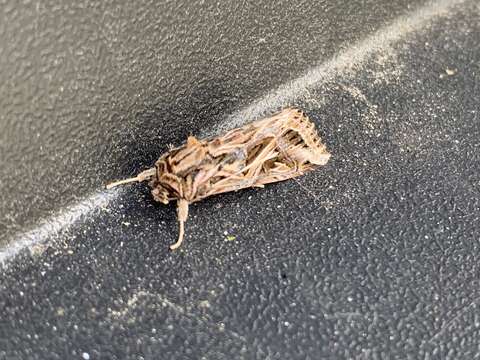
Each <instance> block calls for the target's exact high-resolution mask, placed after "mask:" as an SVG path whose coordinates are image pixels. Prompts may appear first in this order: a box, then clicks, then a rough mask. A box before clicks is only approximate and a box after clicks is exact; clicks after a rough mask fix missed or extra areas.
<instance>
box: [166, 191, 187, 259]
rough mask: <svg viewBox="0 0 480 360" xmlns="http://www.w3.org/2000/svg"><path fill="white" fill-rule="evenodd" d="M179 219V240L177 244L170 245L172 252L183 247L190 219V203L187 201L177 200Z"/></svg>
mask: <svg viewBox="0 0 480 360" xmlns="http://www.w3.org/2000/svg"><path fill="white" fill-rule="evenodd" d="M177 217H178V225H179V232H178V240H177V242H176V243H175V244H173V245H170V250H175V249H178V248H179V247H180V245H182V241H183V236H184V234H185V222H186V221H187V218H188V201H187V200H185V199H178V200H177Z"/></svg>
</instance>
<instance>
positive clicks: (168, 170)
mask: <svg viewBox="0 0 480 360" xmlns="http://www.w3.org/2000/svg"><path fill="white" fill-rule="evenodd" d="M329 158H330V154H329V153H328V151H327V149H326V147H325V145H324V144H323V143H322V141H321V140H320V138H319V136H318V134H317V132H316V129H315V125H314V123H313V122H311V121H310V120H309V118H308V117H307V116H306V115H305V114H304V113H303V112H302V111H301V110H299V109H293V108H288V109H284V110H283V111H281V112H280V113H278V114H276V115H274V116H272V117H269V118H266V119H262V120H258V121H255V122H252V123H250V124H247V125H245V126H243V127H241V128H237V129H234V130H231V131H229V132H227V133H226V134H225V135H223V136H219V137H216V138H213V139H206V140H197V139H196V138H195V137H189V138H188V140H187V142H186V144H185V145H183V146H180V147H178V148H176V149H172V150H171V151H169V152H167V153H166V154H164V155H162V156H161V157H160V159H159V160H158V161H157V162H156V163H155V168H154V169H148V170H146V171H144V172H142V173H140V174H139V175H138V176H137V177H135V178H132V179H127V180H122V181H119V182H116V183H113V184H110V185H109V186H108V187H113V186H116V185H119V184H123V183H126V182H131V181H145V180H150V181H149V185H150V187H151V188H152V195H153V197H154V198H155V200H157V201H159V202H162V203H164V204H167V203H168V202H169V201H170V200H177V204H178V220H179V223H180V235H179V239H178V241H177V243H176V244H174V245H172V246H171V248H172V249H176V248H177V247H179V246H180V244H181V242H182V239H183V232H184V222H185V221H186V220H187V216H188V204H190V203H193V202H195V201H199V200H201V199H204V198H206V197H208V196H211V195H215V194H220V193H224V192H229V191H237V190H240V189H243V188H247V187H263V186H264V185H265V184H268V183H272V182H277V181H283V180H287V179H290V178H293V177H297V176H300V175H302V174H304V173H305V172H306V171H310V170H313V169H314V168H316V167H318V166H320V165H325V164H326V163H327V162H328V159H329Z"/></svg>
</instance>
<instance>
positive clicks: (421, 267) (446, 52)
mask: <svg viewBox="0 0 480 360" xmlns="http://www.w3.org/2000/svg"><path fill="white" fill-rule="evenodd" d="M443 4H444V3H443ZM479 14H480V8H479V6H478V5H476V3H475V2H473V1H472V2H467V3H465V4H462V5H460V6H458V7H453V8H449V9H448V11H445V14H443V16H442V17H434V18H433V19H432V21H431V22H425V23H424V24H423V25H422V26H421V27H419V28H418V29H417V30H415V31H413V32H411V33H410V34H408V35H407V36H405V37H403V38H402V39H401V40H399V41H396V42H394V43H390V44H379V45H380V46H379V50H378V51H377V52H373V53H372V54H371V56H370V57H367V58H366V59H365V61H363V62H362V63H360V64H357V65H355V66H352V68H351V69H349V71H345V72H340V73H339V74H338V75H337V76H334V77H332V78H330V79H329V80H328V81H325V82H319V83H318V84H317V86H316V87H314V88H312V89H310V91H309V97H308V98H304V97H302V98H299V99H297V100H296V101H295V104H296V105H298V106H301V107H302V108H304V109H305V110H306V112H307V113H309V114H310V116H311V118H312V119H313V120H314V121H315V123H316V124H317V126H318V128H319V131H320V133H321V134H322V137H323V138H324V139H325V141H326V143H327V145H328V147H329V149H330V151H331V152H332V154H333V157H332V159H331V161H330V162H329V164H328V165H327V166H326V167H324V168H322V169H320V170H318V171H316V172H314V173H311V174H309V175H307V176H305V177H303V178H300V179H299V180H298V182H295V181H291V182H285V183H280V184H275V185H272V186H268V187H266V188H265V189H264V190H247V191H242V192H239V193H232V194H225V195H221V196H217V197H214V198H211V199H207V200H205V201H203V202H201V203H198V204H195V205H194V206H193V207H192V210H191V218H190V220H189V222H188V223H187V237H186V242H185V244H184V245H183V248H182V249H181V251H179V252H175V253H171V252H168V251H167V245H168V244H169V243H170V242H171V241H174V239H175V235H176V223H175V212H174V209H173V207H164V206H161V205H159V204H156V203H154V202H153V201H152V200H151V198H150V196H149V194H148V191H147V189H146V187H145V186H141V185H139V186H131V187H126V188H123V189H120V190H118V191H117V192H116V193H114V194H118V197H117V198H115V200H116V201H112V202H111V203H110V204H109V205H108V206H105V207H99V208H98V209H94V210H93V211H92V212H91V213H88V214H87V216H85V217H81V218H79V219H78V221H77V222H76V223H75V224H74V225H73V226H72V227H70V228H67V229H64V230H62V231H60V232H59V233H56V234H55V235H52V236H51V237H50V238H49V239H48V241H47V242H46V243H44V244H39V245H37V246H36V247H35V248H33V249H32V250H33V251H32V252H31V253H30V252H23V253H21V254H20V255H19V256H17V257H15V258H14V259H11V260H10V261H9V262H8V264H7V265H6V266H4V268H3V269H2V276H1V278H0V309H1V311H2V313H1V317H0V358H2V357H3V358H7V359H12V358H13V359H15V358H19V359H25V358H33V359H35V358H38V359H45V358H54V359H55V358H58V359H63V358H66V357H73V358H80V359H81V358H82V357H86V355H87V354H88V357H89V358H90V359H102V358H104V359H112V358H118V359H123V358H132V359H141V358H144V359H154V358H165V359H202V358H204V359H223V358H233V359H236V358H239V359H251V358H259V359H266V358H268V359H305V358H310V359H317V358H339V359H351V358H358V359H376V358H377V359H384V358H397V359H405V358H411V359H418V358H426V359H473V358H475V356H477V355H478V354H479V353H480V348H479V343H480V341H479V339H480V317H479V316H478V310H479V308H480V304H479V301H480V300H479V296H480V282H479V276H480V242H479V239H480V228H479V225H478V224H479V221H480V197H479V187H480V175H479V169H480V144H479V141H478V139H479V138H480V123H479V112H480V102H479V101H478V99H479V98H480V87H479V84H480V78H479V77H480V74H479V71H480V68H479V59H480V46H479V38H480V24H479V22H478V17H479ZM397 30H398V31H402V30H403V27H402V26H399V27H398V28H397ZM320 44H321V43H320ZM387 45H388V46H387ZM319 46H320V45H319ZM238 86H239V87H241V85H240V84H238ZM152 91H153V90H152ZM244 91H246V92H248V90H244ZM172 96H173V95H172ZM82 106H84V105H82ZM178 106H180V105H178ZM207 106H209V105H207ZM232 106H233V105H232ZM233 107H235V106H233ZM212 108H215V106H213V105H212ZM179 109H181V107H179ZM209 109H210V107H209ZM217 109H218V108H217ZM179 111H180V110H179ZM208 111H212V110H208ZM221 111H223V110H221ZM126 114H128V111H126ZM122 116H123V115H122ZM213 119H214V118H213ZM137 121H138V118H137ZM183 121H184V122H182V124H183V125H185V126H187V127H185V128H182V129H181V130H179V129H180V125H179V126H178V127H177V126H176V125H175V126H174V125H173V124H172V125H171V127H172V128H171V129H173V130H175V131H174V133H175V136H181V135H182V136H183V135H184V134H183V132H184V133H186V132H188V131H190V128H189V127H188V126H189V125H188V124H187V120H185V119H184V120H183ZM202 121H204V122H202ZM202 121H199V122H198V123H195V124H197V125H196V126H199V127H201V128H202V129H203V128H204V127H206V124H207V120H205V119H204V120H202ZM211 121H213V120H211ZM132 122H133V120H132ZM130 124H131V123H130ZM136 124H142V122H141V121H139V122H136ZM99 126H100V125H99ZM150 126H152V127H154V126H153V124H149V125H148V127H150ZM146 127H147V126H146ZM193 128H195V126H193ZM193 128H192V129H193ZM128 129H129V125H127V124H125V128H124V129H123V130H124V131H126V132H127V133H128ZM187 129H188V130H187ZM143 130H145V129H144V128H142V130H141V131H143ZM132 131H133V130H132ZM141 131H140V130H139V132H137V133H136V134H139V133H141ZM170 131H172V130H170ZM179 133H182V134H181V135H179ZM124 136H125V135H124ZM135 136H138V135H135ZM135 136H132V137H131V138H129V139H126V140H124V141H125V142H129V141H131V140H132V139H135ZM169 136H172V138H173V136H174V135H173V134H170V135H169ZM173 139H174V140H175V139H176V138H173ZM162 145H164V144H163V143H162ZM105 146H112V147H113V146H118V144H107V145H105ZM139 146H141V147H142V148H139V147H136V148H134V149H133V150H132V152H131V154H130V156H131V159H129V160H124V162H128V161H130V160H132V159H149V158H150V157H152V156H153V155H152V154H150V153H149V152H148V151H149V149H148V148H143V146H144V144H141V145H139ZM157 146H158V145H157ZM116 151H119V154H123V151H124V150H122V148H120V150H116ZM95 156H100V154H97V155H95ZM109 156H113V155H111V154H110V155H109ZM117 156H120V155H117ZM123 156H125V157H126V155H123ZM120 157H122V156H120ZM85 161H88V159H86V160H85ZM118 161H119V164H122V161H120V160H118ZM132 161H133V160H132ZM135 166H136V165H135V164H133V163H132V164H131V167H132V168H133V167H135ZM119 168H121V169H128V168H129V167H128V166H126V167H123V165H119ZM107 173H108V171H107ZM112 173H113V170H112ZM97 179H98V178H97ZM77 181H83V180H79V179H77ZM228 236H234V240H233V241H228V239H229V237H228Z"/></svg>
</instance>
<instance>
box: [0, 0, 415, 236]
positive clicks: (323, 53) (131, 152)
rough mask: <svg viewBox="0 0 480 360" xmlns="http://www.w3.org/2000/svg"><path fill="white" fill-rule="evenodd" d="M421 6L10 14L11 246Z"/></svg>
mask: <svg viewBox="0 0 480 360" xmlns="http://www.w3.org/2000/svg"><path fill="white" fill-rule="evenodd" d="M420 3H421V1H418V0H401V1H396V2H395V4H393V5H392V4H389V2H387V1H381V0H367V1H361V2H352V1H350V0H342V1H337V0H329V1H325V2H322V3H321V4H317V2H316V1H295V2H290V1H279V2H275V4H272V2H271V1H260V2H258V1H252V2H238V1H236V0H231V1H222V2H219V3H215V2H190V1H169V2H163V1H162V2H155V1H148V0H146V1H135V2H128V1H123V4H121V5H119V2H112V1H100V2H97V1H84V2H83V1H79V2H72V1H67V2H65V1H54V0H52V1H41V2H30V3H28V2H27V3H25V4H23V5H19V4H18V1H16V0H12V1H7V2H6V3H2V4H0V44H1V51H0V69H1V71H0V126H1V129H2V131H1V132H0V158H1V166H0V179H1V180H0V214H3V216H2V218H1V219H0V243H2V242H3V243H5V242H6V241H8V238H9V237H10V236H11V235H12V234H13V233H16V232H18V231H22V230H24V228H25V226H26V225H27V226H30V225H33V224H34V223H35V222H36V221H37V220H38V219H39V218H43V217H46V216H47V215H49V214H50V212H51V210H55V209H61V208H62V207H64V206H65V205H67V204H69V203H71V202H72V201H74V200H75V199H76V198H77V197H78V196H83V195H85V194H87V193H89V192H91V191H93V190H94V189H98V188H99V187H100V186H101V185H102V184H103V183H104V182H105V179H111V178H115V177H119V176H123V175H124V174H130V173H133V172H135V171H137V170H138V169H139V167H141V166H143V167H145V166H149V165H150V163H151V162H152V161H153V159H154V158H155V157H157V156H158V154H159V153H161V152H162V151H164V150H165V149H166V145H167V144H168V143H174V144H179V143H180V142H182V141H183V140H184V139H185V137H186V136H187V135H188V134H189V133H197V132H198V131H199V130H200V129H203V128H206V127H208V126H211V125H212V124H215V123H216V122H218V121H219V120H220V119H222V118H223V117H224V116H225V114H227V113H228V112H230V111H233V110H235V109H237V108H239V107H241V106H243V105H246V104H248V103H249V102H250V101H252V100H253V99H255V98H256V97H257V96H259V95H260V94H262V93H263V92H265V91H266V90H269V89H271V88H273V87H276V86H277V85H278V84H280V83H282V82H285V81H287V80H289V79H292V78H294V77H296V76H297V75H299V74H300V73H302V72H303V71H304V70H305V69H307V68H309V67H311V66H312V65H314V64H316V63H319V62H321V61H323V60H325V59H328V58H329V57H331V56H332V55H334V54H335V53H337V52H338V51H339V50H340V49H341V48H344V47H347V46H348V45H349V44H351V43H353V42H354V41H356V40H358V39H361V38H363V37H364V36H365V35H366V34H368V33H371V32H373V31H374V30H375V29H376V28H379V27H381V26H382V24H383V23H384V22H386V21H388V20H390V19H392V18H394V17H395V16H398V15H400V14H403V13H406V12H408V9H409V8H408V5H409V4H420Z"/></svg>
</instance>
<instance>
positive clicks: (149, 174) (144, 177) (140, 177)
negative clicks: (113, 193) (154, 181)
mask: <svg viewBox="0 0 480 360" xmlns="http://www.w3.org/2000/svg"><path fill="white" fill-rule="evenodd" d="M155 172H156V169H155V168H150V169H147V170H145V171H142V172H141V173H140V174H138V175H137V176H135V177H133V178H129V179H123V180H119V181H115V182H112V183H110V184H107V185H106V186H105V188H106V189H107V190H108V189H111V188H113V187H115V186H118V185H123V184H128V183H131V182H142V181H146V180H150V178H151V177H152V176H155Z"/></svg>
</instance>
